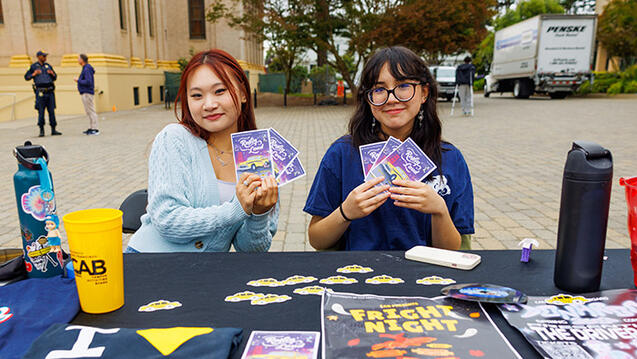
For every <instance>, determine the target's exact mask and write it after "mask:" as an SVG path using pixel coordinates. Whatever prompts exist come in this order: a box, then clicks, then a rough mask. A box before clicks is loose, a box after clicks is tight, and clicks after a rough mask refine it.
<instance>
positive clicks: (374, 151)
mask: <svg viewBox="0 0 637 359" xmlns="http://www.w3.org/2000/svg"><path fill="white" fill-rule="evenodd" d="M385 143H386V141H383V142H376V143H370V144H368V145H362V146H360V147H359V148H358V151H359V152H360V154H361V164H362V165H363V177H366V176H367V174H368V173H369V170H371V169H372V167H373V166H374V162H376V159H377V158H378V156H379V155H380V151H382V149H383V147H385Z"/></svg>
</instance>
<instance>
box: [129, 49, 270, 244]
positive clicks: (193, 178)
mask: <svg viewBox="0 0 637 359" xmlns="http://www.w3.org/2000/svg"><path fill="white" fill-rule="evenodd" d="M177 97H178V101H177V102H176V103H175V115H176V116H177V118H178V120H179V123H178V124H170V125H168V126H166V127H165V128H164V129H163V130H162V131H161V132H160V133H159V134H158V135H157V137H156V138H155V141H154V142H153V147H152V150H151V154H150V158H149V166H148V167H149V168H148V173H149V175H148V207H147V213H146V214H145V215H143V216H142V218H141V221H142V226H141V228H140V229H139V230H138V231H137V232H136V233H135V234H134V235H133V236H132V238H131V240H130V242H129V247H128V248H127V250H126V251H127V252H184V251H200V252H203V251H217V252H218V251H228V250H229V249H230V246H231V245H232V246H234V248H235V249H236V250H237V251H267V250H268V249H269V248H270V244H271V242H272V236H273V235H274V233H275V232H276V227H277V221H278V205H277V201H278V186H277V184H276V181H275V179H274V178H273V177H267V178H260V177H259V176H258V175H256V174H248V173H244V174H243V175H242V176H241V177H240V178H239V181H238V182H237V183H235V182H236V177H235V176H236V175H235V173H236V172H235V167H234V161H233V157H232V142H231V137H230V134H231V133H234V132H240V131H247V130H254V129H256V123H255V119H254V110H253V108H252V103H251V101H250V85H249V83H248V79H247V78H246V75H245V73H244V72H243V70H242V69H241V66H239V64H238V63H237V60H235V59H234V58H233V57H232V56H231V55H229V54H228V53H226V52H225V51H222V50H216V49H213V50H209V51H203V52H200V53H198V54H196V55H195V56H193V58H192V59H191V60H190V62H189V63H188V65H187V66H186V68H185V70H184V72H183V73H182V75H181V84H180V86H179V92H178V95H177ZM177 103H180V109H181V113H177V111H178V110H177V108H178V107H177Z"/></svg>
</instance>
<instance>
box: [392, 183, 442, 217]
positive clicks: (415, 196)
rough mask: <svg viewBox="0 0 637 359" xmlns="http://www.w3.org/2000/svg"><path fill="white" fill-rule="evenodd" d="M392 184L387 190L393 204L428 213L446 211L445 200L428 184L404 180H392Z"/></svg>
mask: <svg viewBox="0 0 637 359" xmlns="http://www.w3.org/2000/svg"><path fill="white" fill-rule="evenodd" d="M393 184H394V185H395V186H394V187H390V188H389V192H391V199H393V200H394V205H395V206H398V207H404V208H411V209H415V210H417V211H419V212H422V213H430V214H439V213H444V212H446V211H447V204H446V203H445V200H444V199H443V198H442V197H441V196H440V195H439V194H438V192H436V190H434V189H433V187H431V186H429V185H428V184H425V183H423V182H418V181H405V180H394V181H393Z"/></svg>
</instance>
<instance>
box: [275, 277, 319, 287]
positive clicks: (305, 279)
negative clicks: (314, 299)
mask: <svg viewBox="0 0 637 359" xmlns="http://www.w3.org/2000/svg"><path fill="white" fill-rule="evenodd" d="M317 279H318V278H316V277H312V276H303V275H293V276H291V277H287V278H286V279H285V280H283V281H282V283H285V285H295V284H301V283H311V282H314V281H315V280H317Z"/></svg>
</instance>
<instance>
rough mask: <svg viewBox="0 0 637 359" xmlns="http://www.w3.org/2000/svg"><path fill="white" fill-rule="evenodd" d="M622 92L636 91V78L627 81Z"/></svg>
mask: <svg viewBox="0 0 637 359" xmlns="http://www.w3.org/2000/svg"><path fill="white" fill-rule="evenodd" d="M624 92H625V93H637V80H633V81H630V82H628V83H627V84H626V85H625V86H624Z"/></svg>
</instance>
